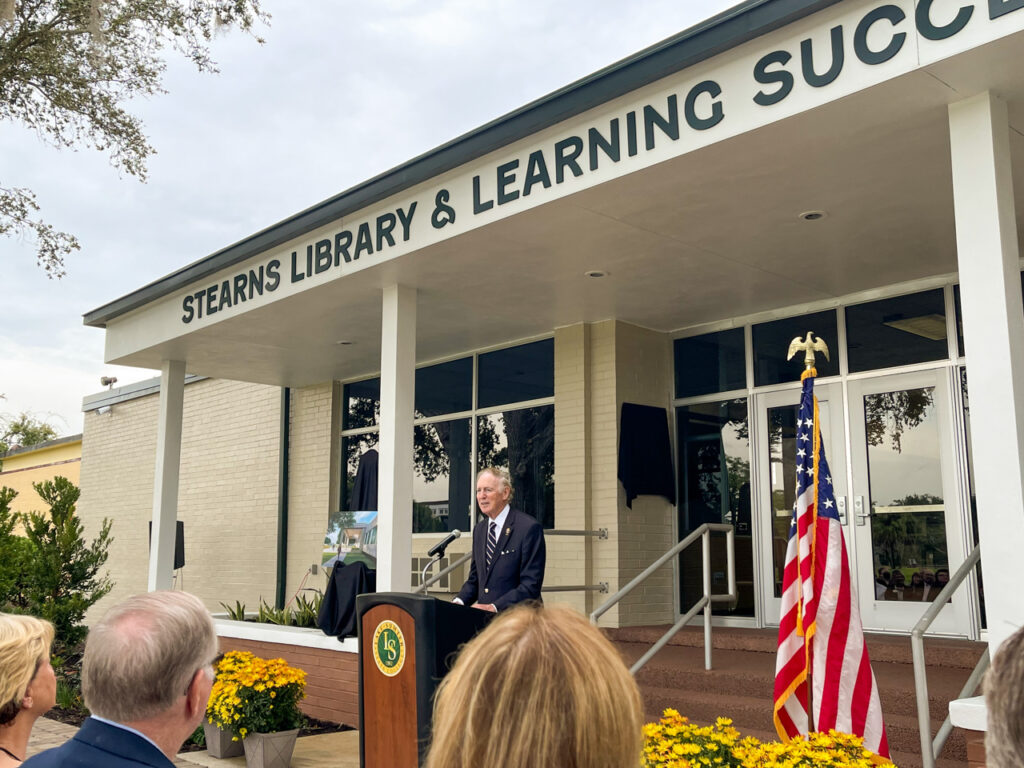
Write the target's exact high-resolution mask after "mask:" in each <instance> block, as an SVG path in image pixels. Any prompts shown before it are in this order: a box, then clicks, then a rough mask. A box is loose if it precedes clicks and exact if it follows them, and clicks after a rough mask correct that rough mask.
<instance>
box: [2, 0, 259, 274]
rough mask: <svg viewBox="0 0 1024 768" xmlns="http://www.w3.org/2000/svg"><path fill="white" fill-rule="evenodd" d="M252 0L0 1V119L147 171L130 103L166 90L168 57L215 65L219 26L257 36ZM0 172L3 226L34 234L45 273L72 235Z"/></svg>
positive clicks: (58, 264) (68, 248) (66, 251)
mask: <svg viewBox="0 0 1024 768" xmlns="http://www.w3.org/2000/svg"><path fill="white" fill-rule="evenodd" d="M269 18H270V17H269V15H268V14H267V13H266V12H265V11H263V10H262V9H261V7H260V4H259V0H185V1H184V2H182V1H180V0H0V120H6V121H10V122H15V123H20V124H22V125H24V126H26V127H28V128H31V129H32V130H34V131H35V133H36V135H37V136H38V137H39V138H40V140H41V141H43V142H44V143H46V144H49V145H50V146H53V147H57V148H60V149H76V148H80V147H91V148H93V149H96V150H98V151H100V152H103V153H105V154H107V155H108V156H109V158H110V162H111V164H112V165H113V166H114V167H115V168H117V169H118V170H120V171H124V172H126V173H128V174H130V175H132V176H135V177H136V178H138V179H139V180H140V181H145V179H146V161H147V160H148V158H149V157H150V155H152V154H153V153H154V152H155V150H154V148H153V147H152V145H150V143H149V140H148V138H147V137H146V134H145V132H144V130H143V125H142V122H141V120H140V119H139V118H138V117H137V116H135V115H133V114H132V113H131V112H129V111H128V109H127V105H128V103H129V102H130V101H131V100H132V99H136V98H138V97H140V96H153V95H157V94H160V93H163V92H164V89H163V85H162V80H163V74H164V71H165V69H166V66H167V63H166V57H167V55H168V54H169V53H176V54H180V55H183V56H185V57H186V58H188V59H189V60H190V61H191V62H192V63H193V64H194V65H195V67H196V68H197V69H198V70H199V71H201V72H216V71H217V66H216V63H215V62H214V61H213V59H212V58H211V54H210V43H211V41H212V40H213V38H214V36H215V35H216V34H217V33H218V32H220V31H223V30H227V29H229V28H237V29H240V30H242V31H243V32H246V33H248V34H251V35H253V36H254V37H255V38H256V40H257V41H258V42H263V41H262V39H260V38H259V37H258V36H257V35H255V32H254V30H255V28H256V26H257V25H258V24H265V23H267V22H268V21H269ZM6 181H8V180H7V179H0V234H3V235H9V236H17V237H24V238H32V239H34V241H35V244H36V259H37V261H38V263H39V264H40V266H42V267H43V269H45V270H46V273H47V275H48V276H49V277H51V278H60V277H62V276H63V275H64V274H65V261H64V260H65V258H66V257H67V256H69V255H70V254H71V253H72V252H73V251H76V250H78V249H79V243H78V240H77V239H76V238H75V237H74V235H71V234H69V233H67V232H61V231H58V230H56V229H54V228H53V227H52V226H51V225H49V224H47V223H46V222H45V221H43V220H42V219H41V218H39V217H38V216H37V214H38V212H39V205H38V203H37V202H36V198H35V195H34V194H33V192H32V191H31V190H28V189H25V188H23V187H14V186H11V187H8V186H3V185H2V183H3V182H6Z"/></svg>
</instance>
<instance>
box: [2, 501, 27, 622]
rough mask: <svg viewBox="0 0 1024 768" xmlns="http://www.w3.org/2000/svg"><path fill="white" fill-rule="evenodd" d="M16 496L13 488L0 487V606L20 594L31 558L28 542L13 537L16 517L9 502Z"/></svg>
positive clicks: (21, 538)
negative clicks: (10, 597)
mask: <svg viewBox="0 0 1024 768" xmlns="http://www.w3.org/2000/svg"><path fill="white" fill-rule="evenodd" d="M17 495H18V492H17V491H15V490H14V489H13V488H7V487H0V596H3V600H2V602H0V604H3V603H6V602H7V600H8V597H9V596H11V595H20V594H22V592H23V591H24V589H25V578H26V574H27V572H28V568H29V563H30V562H31V557H32V546H31V545H30V544H29V543H28V540H27V539H25V538H24V537H22V536H15V535H14V529H15V527H16V526H17V523H18V515H17V514H16V513H15V512H13V511H12V510H11V502H12V501H14V497H15V496H17Z"/></svg>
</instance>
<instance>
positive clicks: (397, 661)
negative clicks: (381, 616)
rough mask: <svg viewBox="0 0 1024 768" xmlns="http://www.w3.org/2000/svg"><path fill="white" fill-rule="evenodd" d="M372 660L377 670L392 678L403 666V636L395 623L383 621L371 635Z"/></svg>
mask: <svg viewBox="0 0 1024 768" xmlns="http://www.w3.org/2000/svg"><path fill="white" fill-rule="evenodd" d="M373 660H374V662H375V663H376V664H377V669H379V670H380V671H381V673H382V674H385V675H387V676H388V677H394V676H395V675H397V674H398V673H399V672H401V671H402V667H403V666H404V665H405V636H404V635H403V634H402V629H401V627H399V626H398V625H397V624H395V622H393V621H389V620H384V621H382V622H381V623H380V624H378V625H377V629H376V630H375V631H374V633H373Z"/></svg>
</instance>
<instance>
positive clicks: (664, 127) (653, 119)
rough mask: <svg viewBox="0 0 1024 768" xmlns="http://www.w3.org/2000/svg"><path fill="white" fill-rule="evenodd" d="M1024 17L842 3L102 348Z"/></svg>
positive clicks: (167, 309) (222, 309)
mask: <svg viewBox="0 0 1024 768" xmlns="http://www.w3.org/2000/svg"><path fill="white" fill-rule="evenodd" d="M1021 30H1024V0H977V1H976V2H974V3H970V2H963V0H920V2H918V3H916V5H915V3H914V2H913V0H903V2H896V3H881V4H880V3H878V2H871V3H840V4H837V5H835V6H832V7H830V8H828V9H826V10H824V11H821V12H819V13H817V14H813V15H811V16H809V17H806V18H804V19H801V20H799V21H797V22H794V23H793V24H790V25H789V26H786V27H783V28H781V29H779V30H777V31H775V32H772V33H770V34H768V35H765V36H762V37H760V38H757V39H755V40H752V41H750V42H748V43H745V44H742V45H740V46H738V47H737V48H733V49H731V50H727V51H725V52H723V53H721V54H719V55H717V56H714V57H712V58H710V59H707V60H705V61H702V62H699V63H698V64H695V65H693V66H690V67H687V68H685V69H682V70H681V71H679V72H678V73H676V74H674V75H671V76H669V77H667V78H664V79H662V80H660V81H658V82H655V83H653V84H651V85H650V86H647V87H645V88H642V89H639V90H638V91H634V92H632V93H630V94H627V95H625V96H622V97H619V98H616V99H612V100H610V101H609V102H607V103H605V104H604V105H601V106H600V107H597V108H595V109H592V110H590V111H588V112H585V113H583V114H582V115H580V116H578V117H576V118H572V119H571V120H568V121H565V122H563V123H561V124H558V125H556V126H553V127H551V128H548V129H545V130H543V131H540V132H538V133H536V134H534V135H533V136H531V137H529V138H527V139H524V140H522V141H519V142H516V143H514V144H512V145H509V146H507V147H504V148H502V149H501V150H498V151H495V152H492V153H490V154H489V155H486V156H484V157H482V158H480V159H478V160H475V161H472V162H471V163H468V164H466V165H464V166H462V167H460V168H458V169H455V170H453V171H451V172H449V173H447V174H442V175H441V176H439V177H437V178H435V179H433V180H431V181H429V182H426V183H423V184H420V185H418V186H416V187H413V188H410V189H407V190H404V191H403V192H401V193H398V194H396V195H394V196H392V197H390V198H388V199H386V200H383V201H381V202H380V203H379V204H378V205H377V206H375V207H374V208H372V209H364V210H363V211H359V212H356V213H354V214H352V215H351V216H350V217H344V218H343V219H342V220H339V221H338V222H336V223H335V224H333V225H330V226H327V227H322V228H320V229H318V230H316V231H314V232H312V233H310V234H308V235H305V236H303V237H301V238H297V239H295V240H293V241H292V242H290V243H286V244H285V245H283V246H281V247H280V248H277V249H274V250H273V251H270V252H267V253H265V254H264V255H262V256H259V257H256V258H254V259H250V260H249V262H247V263H243V264H241V265H237V266H234V267H231V268H229V269H225V270H223V271H222V272H221V273H219V274H217V275H215V276H213V277H212V278H210V279H208V280H205V281H203V282H202V283H201V284H196V285H193V286H191V287H190V288H189V289H188V290H187V291H185V292H181V293H178V294H175V295H172V296H168V297H166V299H165V300H157V301H155V302H152V303H151V304H150V305H148V306H147V307H144V308H141V309H140V310H138V311H137V312H135V313H132V320H131V322H130V323H129V325H130V326H133V328H132V330H131V331H125V332H123V333H122V331H121V326H122V318H117V319H115V320H114V321H112V322H111V323H110V324H109V325H108V355H107V356H108V359H116V358H117V357H119V356H120V355H122V354H128V353H131V352H133V351H136V350H138V349H139V348H140V346H139V339H140V334H139V322H140V321H141V322H143V323H144V324H145V325H146V326H147V328H146V330H147V333H144V334H141V336H144V337H147V338H146V340H147V342H149V343H159V342H160V341H166V340H169V339H171V338H175V337H177V336H180V335H182V333H184V332H189V331H192V330H194V329H197V328H201V327H205V326H207V325H209V324H212V323H216V322H218V321H219V320H221V319H225V318H227V317H231V316H236V315H238V314H239V313H241V312H244V311H247V310H248V309H251V308H255V307H258V306H261V305H264V304H267V303H270V302H273V301H277V300H279V299H281V298H284V297H287V296H290V295H295V294H297V293H299V292H301V291H303V290H307V289H309V288H313V287H315V286H317V285H322V284H323V283H325V282H329V281H332V280H336V279H339V278H341V277H343V276H345V275H347V274H352V273H354V272H356V271H359V270H362V269H365V268H368V267H372V266H374V265H376V264H380V263H382V262H384V261H389V260H392V259H396V258H399V257H401V256H403V255H404V254H407V253H410V252H412V251H416V250H419V249H422V248H425V247H428V246H430V245H433V244H436V243H438V242H441V241H443V240H446V239H449V238H451V237H454V236H456V235H459V234H462V233H465V232H467V231H469V230H472V229H475V228H477V227H480V226H484V225H486V224H488V223H492V222H494V221H497V220H499V219H503V218H506V217H507V216H510V215H513V214H518V213H522V212H524V211H526V210H528V209H530V208H532V207H535V206H537V205H541V204H544V203H548V202H551V201H553V200H556V199H559V198H562V197H565V196H567V195H570V194H573V193H575V192H579V191H581V190H583V189H586V188H588V187H591V186H594V185H597V184H600V183H603V182H606V181H609V180H611V179H614V178H618V177H621V176H625V175H628V174H630V173H634V172H636V171H639V170H641V169H643V168H645V167H649V166H651V165H654V164H656V163H660V162H664V161H666V160H669V159H672V158H674V157H678V156H681V155H684V154H686V153H689V152H692V151H694V150H696V149H699V148H701V147H705V146H708V145H710V144H713V143H715V142H718V141H722V140H724V139H727V138H729V137H732V136H736V135H738V134H741V133H745V132H748V131H751V130H754V129H756V128H759V127H761V126H764V125H767V124H770V123H774V122H777V121H779V120H781V119H784V118H786V117H790V116H792V115H795V114H798V113H801V112H805V111H808V110H810V109H814V108H815V107H819V106H821V105H823V104H826V103H828V102H831V101H835V100H837V99H839V98H842V97H844V96H848V95H850V94H853V93H856V92H858V91H862V90H864V89H866V88H869V87H872V86H875V85H878V84H880V83H882V82H885V81H887V80H890V79H893V78H896V77H899V76H902V75H906V74H908V73H912V72H914V71H915V70H919V69H922V68H925V67H928V66H930V65H934V64H936V63H938V62H940V61H942V60H944V59H946V58H949V57H951V56H955V55H956V54H958V53H962V52H964V51H967V50H970V49H971V48H974V47H977V46H979V45H984V44H986V43H989V42H992V41H994V40H997V39H999V38H1001V37H1005V36H1007V35H1010V34H1013V33H1015V32H1020V31H1021ZM148 345H149V344H146V345H144V346H148Z"/></svg>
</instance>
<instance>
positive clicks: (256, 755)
mask: <svg viewBox="0 0 1024 768" xmlns="http://www.w3.org/2000/svg"><path fill="white" fill-rule="evenodd" d="M298 738H299V729H298V728H295V729H293V730H291V731H277V732H276V733H250V734H249V735H248V736H246V737H245V738H244V739H242V744H243V745H244V747H245V764H246V765H247V766H248V768H288V766H289V765H290V764H291V762H292V752H293V751H294V750H295V741H296V740H297V739H298Z"/></svg>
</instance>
